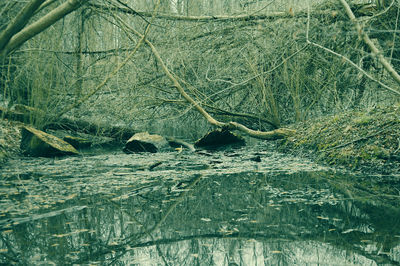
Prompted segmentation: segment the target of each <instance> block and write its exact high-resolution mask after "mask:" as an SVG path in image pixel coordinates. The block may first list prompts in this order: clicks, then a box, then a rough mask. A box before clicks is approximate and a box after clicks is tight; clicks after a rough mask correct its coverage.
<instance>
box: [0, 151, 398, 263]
mask: <svg viewBox="0 0 400 266" xmlns="http://www.w3.org/2000/svg"><path fill="white" fill-rule="evenodd" d="M255 149H256V148H255ZM254 155H257V156H261V158H262V162H261V163H257V162H254V161H251V160H250V158H252V157H254ZM155 165H156V166H155ZM0 179H1V181H0V231H1V233H0V263H16V264H28V265H29V264H31V265H37V264H46V265H47V264H54V265H58V264H74V263H75V264H96V263H99V264H118V265H164V264H165V265H228V264H229V263H231V265H288V264H289V265H291V264H301V265H304V264H309V265H335V264H336V265H376V264H394V265H396V264H400V219H399V217H400V208H399V202H398V199H399V194H398V191H399V190H400V185H399V182H398V180H396V178H395V177H393V178H391V179H389V177H387V178H384V179H383V180H379V179H378V178H377V177H373V178H371V177H363V176H355V175H347V174H341V173H335V172H334V171H332V170H329V169H324V168H321V167H318V166H316V165H313V164H312V163H310V162H307V161H305V160H300V159H296V158H292V157H288V156H283V155H280V154H276V153H272V152H266V151H265V147H262V146H259V147H257V149H256V150H252V151H250V152H249V151H248V150H247V151H246V152H245V151H244V150H236V151H229V152H217V153H213V154H207V153H205V154H183V155H179V156H177V155H175V154H173V153H165V154H152V155H147V154H146V155H144V154H142V155H125V154H121V153H115V154H111V153H110V154H106V155H97V156H83V157H70V158H63V159H58V160H52V159H26V158H25V159H19V160H15V161H13V162H11V163H10V164H9V165H7V166H5V167H4V168H3V169H2V173H1V175H0ZM383 183H384V184H383ZM378 185H379V186H378ZM382 189H384V191H383V193H382ZM378 192H379V193H378ZM396 193H397V194H396ZM234 263H236V264H234Z"/></svg>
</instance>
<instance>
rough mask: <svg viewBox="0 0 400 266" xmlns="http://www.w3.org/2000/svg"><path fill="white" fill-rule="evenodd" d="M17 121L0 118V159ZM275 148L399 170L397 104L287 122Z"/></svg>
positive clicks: (374, 169) (16, 139) (378, 170)
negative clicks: (286, 135) (285, 133)
mask: <svg viewBox="0 0 400 266" xmlns="http://www.w3.org/2000/svg"><path fill="white" fill-rule="evenodd" d="M20 126H21V123H18V122H11V121H8V120H2V119H0V163H1V164H2V163H4V161H5V160H6V159H7V158H8V157H12V156H16V155H18V154H19V152H20V151H19V143H20V139H21V137H20V131H19V127H20ZM289 128H291V129H295V130H296V133H295V134H294V135H293V136H291V137H289V138H287V139H285V140H282V141H281V142H280V143H279V145H278V149H279V150H280V151H282V152H285V153H290V154H295V155H299V156H304V157H307V158H311V159H313V160H315V161H317V162H319V163H322V164H328V165H331V166H335V167H338V168H345V169H348V170H351V171H358V172H363V173H369V174H382V175H396V174H400V104H398V105H395V106H391V107H376V108H373V109H370V110H367V111H362V112H361V111H360V112H354V111H352V112H345V113H342V114H338V115H334V116H327V117H322V118H318V119H313V120H310V121H306V122H302V123H297V124H293V125H290V126H289ZM1 164H0V167H1Z"/></svg>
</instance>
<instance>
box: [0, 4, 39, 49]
mask: <svg viewBox="0 0 400 266" xmlns="http://www.w3.org/2000/svg"><path fill="white" fill-rule="evenodd" d="M44 1H45V0H32V1H30V2H29V3H28V4H26V5H25V7H24V8H23V9H22V10H21V11H20V12H19V13H18V15H17V16H16V17H15V18H14V20H13V21H12V22H11V23H9V24H8V26H7V28H6V29H5V30H4V31H3V32H1V34H0V51H1V50H2V49H3V48H4V47H5V46H6V45H7V43H8V41H9V40H10V39H11V37H12V36H13V35H14V34H16V33H17V32H19V31H20V30H21V29H22V28H23V27H25V25H26V24H27V23H28V21H29V20H30V19H31V18H32V16H33V15H34V14H35V11H36V10H37V9H38V8H39V7H40V5H41V4H42V3H43V2H44Z"/></svg>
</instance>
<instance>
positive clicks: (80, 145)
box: [63, 136, 92, 149]
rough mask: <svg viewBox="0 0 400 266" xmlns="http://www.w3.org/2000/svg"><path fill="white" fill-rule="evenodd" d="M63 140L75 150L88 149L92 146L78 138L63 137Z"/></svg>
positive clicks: (87, 141)
mask: <svg viewBox="0 0 400 266" xmlns="http://www.w3.org/2000/svg"><path fill="white" fill-rule="evenodd" d="M63 139H64V141H66V142H68V143H69V144H71V145H72V146H74V148H75V149H84V148H90V146H92V141H90V140H88V139H84V138H80V137H73V136H65V137H64V138H63Z"/></svg>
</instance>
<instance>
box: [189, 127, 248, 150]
mask: <svg viewBox="0 0 400 266" xmlns="http://www.w3.org/2000/svg"><path fill="white" fill-rule="evenodd" d="M244 145H246V143H245V141H244V139H243V138H242V137H240V136H238V135H236V134H234V133H232V132H231V131H229V130H226V129H216V130H213V131H211V132H208V133H207V134H206V135H205V136H204V137H202V138H200V139H199V140H197V141H196V142H195V144H194V147H195V148H205V149H218V148H224V147H228V146H244Z"/></svg>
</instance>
